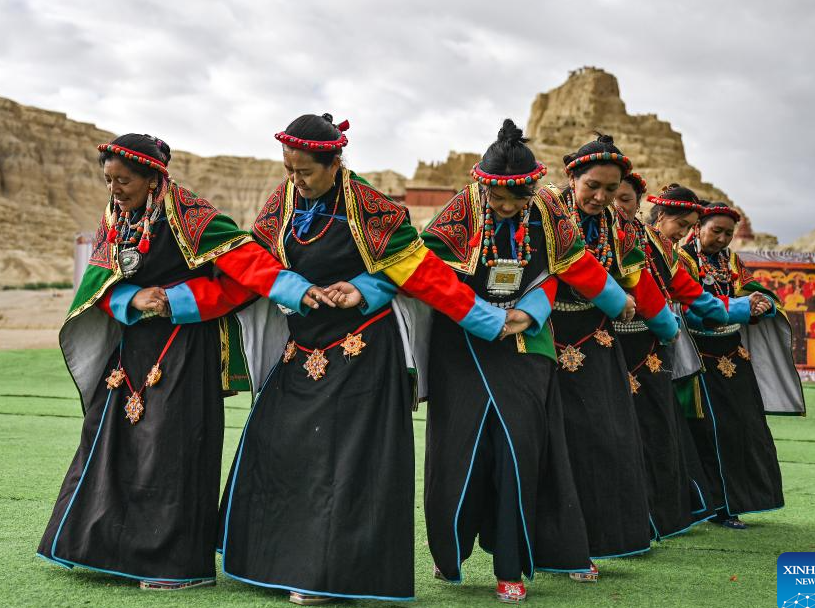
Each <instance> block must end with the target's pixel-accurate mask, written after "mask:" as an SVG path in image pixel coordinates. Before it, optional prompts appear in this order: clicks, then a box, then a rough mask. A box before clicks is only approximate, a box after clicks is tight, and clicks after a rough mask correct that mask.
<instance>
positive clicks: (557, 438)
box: [422, 119, 633, 602]
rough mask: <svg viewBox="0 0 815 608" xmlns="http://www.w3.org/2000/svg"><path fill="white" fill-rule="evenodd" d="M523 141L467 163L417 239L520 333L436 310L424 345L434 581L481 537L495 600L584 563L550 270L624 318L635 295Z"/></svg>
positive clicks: (517, 137) (507, 141) (456, 567)
mask: <svg viewBox="0 0 815 608" xmlns="http://www.w3.org/2000/svg"><path fill="white" fill-rule="evenodd" d="M527 141H528V140H527V139H526V138H524V137H523V133H522V131H521V130H520V129H519V128H517V127H516V126H515V124H514V123H513V122H512V121H511V120H509V119H507V120H505V121H504V124H503V126H502V128H501V130H500V131H499V132H498V139H497V141H495V143H493V144H492V145H491V146H490V147H489V148H488V150H487V152H486V153H485V154H484V156H483V158H482V159H481V161H480V162H479V163H477V164H476V165H475V166H474V167H473V170H472V175H473V178H474V179H475V180H476V181H475V182H474V183H472V184H470V185H469V186H467V187H466V188H465V189H464V190H462V191H461V192H459V193H458V194H456V196H455V197H453V199H452V200H451V201H450V202H449V203H448V204H447V205H446V206H445V207H444V209H442V210H441V212H440V213H439V214H438V215H436V217H435V218H434V219H433V220H431V222H430V223H429V224H428V226H427V227H426V228H425V231H424V232H423V233H422V238H423V240H424V242H425V244H426V245H427V246H428V247H429V248H430V249H431V250H432V251H434V252H436V253H437V254H438V255H439V257H441V258H442V259H443V260H444V261H445V262H447V263H448V264H449V265H450V266H451V267H452V268H453V269H455V270H457V271H458V272H459V278H460V280H461V281H462V282H463V283H465V284H466V285H469V286H470V287H472V288H473V290H475V292H476V293H477V294H478V295H479V296H481V297H483V298H485V299H486V300H488V301H489V302H490V303H491V304H492V305H493V306H497V307H499V308H514V309H516V310H518V311H523V313H524V315H525V325H528V326H529V327H528V328H527V329H526V331H524V332H523V333H522V334H518V335H517V337H516V339H515V340H504V341H502V342H497V343H492V344H491V343H488V342H486V341H484V340H481V339H478V338H473V337H470V336H469V335H467V334H466V333H465V332H463V331H462V330H461V329H460V328H458V327H456V325H455V324H454V323H452V322H451V321H449V320H448V319H446V318H444V317H443V316H442V315H439V314H436V315H435V318H434V319H433V329H432V337H431V343H430V365H429V369H430V378H429V400H428V409H427V416H428V419H427V453H426V459H425V515H426V521H427V532H428V539H429V544H430V552H431V553H432V554H433V558H434V560H435V564H436V576H437V578H442V579H444V580H448V581H456V582H459V581H461V579H462V576H461V562H462V561H463V560H465V559H466V558H467V557H469V556H470V555H471V553H472V550H473V544H474V542H475V537H476V536H478V538H479V544H480V545H481V546H482V547H483V548H484V549H485V550H486V551H489V552H490V553H492V555H493V569H494V573H495V576H496V578H497V579H498V585H497V589H496V596H497V597H498V599H499V600H501V601H504V602H513V601H515V602H517V601H522V600H523V599H524V598H525V597H526V589H525V587H524V584H523V582H522V580H521V574H522V573H523V574H525V575H526V576H527V577H528V578H530V579H531V578H532V577H533V575H534V572H535V570H548V571H557V572H574V571H581V572H586V571H588V570H589V568H590V560H589V553H588V544H587V539H586V532H585V527H584V526H585V524H584V522H583V517H582V515H581V512H580V505H579V500H578V497H577V492H576V489H575V485H574V480H573V478H572V472H571V466H570V465H569V454H568V448H567V447H566V438H565V435H564V429H563V410H562V406H561V401H560V395H559V393H558V388H557V381H556V378H555V353H554V344H553V342H552V332H551V329H550V327H549V324H548V323H547V321H548V317H549V313H550V312H551V310H552V308H551V304H552V302H551V300H552V299H553V296H554V292H555V290H556V288H557V281H556V279H555V278H554V276H549V275H550V273H551V275H557V277H559V278H560V279H561V280H563V281H565V282H566V283H568V284H570V285H573V286H574V287H575V288H576V289H578V290H579V291H580V293H581V294H583V295H584V296H585V297H587V298H589V299H590V300H591V301H592V302H595V303H596V304H597V306H599V307H600V308H601V309H602V310H604V311H605V312H606V313H607V314H608V315H609V316H611V317H617V316H618V315H620V313H621V312H623V309H624V307H625V306H626V304H628V307H629V314H630V315H631V316H633V301H629V300H628V298H627V297H626V295H625V292H624V291H623V290H622V289H621V288H620V287H618V286H617V284H616V283H615V282H614V280H613V279H611V277H609V276H608V274H607V273H606V272H605V271H604V270H603V269H602V267H601V266H600V265H599V264H598V263H597V261H596V260H595V259H594V258H593V257H591V256H589V255H585V249H584V247H583V243H582V242H581V241H580V239H579V238H578V237H577V234H576V232H577V231H576V228H575V226H574V224H573V223H572V221H571V218H570V216H569V213H568V211H567V210H566V208H565V207H564V206H563V204H562V202H561V201H560V199H559V197H560V193H559V192H558V191H557V190H556V189H555V188H554V187H553V186H549V187H542V188H541V187H539V186H537V185H536V182H537V181H538V180H539V179H540V178H541V177H543V175H544V174H545V173H546V168H545V167H544V166H543V165H542V164H541V163H539V162H536V161H535V157H534V154H533V153H532V151H531V150H530V149H529V148H528V147H527V146H526V145H525V144H526V142H527Z"/></svg>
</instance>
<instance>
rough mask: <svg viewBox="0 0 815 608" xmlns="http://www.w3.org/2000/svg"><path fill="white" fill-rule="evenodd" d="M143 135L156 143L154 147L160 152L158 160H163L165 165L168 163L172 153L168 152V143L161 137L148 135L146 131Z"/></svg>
mask: <svg viewBox="0 0 815 608" xmlns="http://www.w3.org/2000/svg"><path fill="white" fill-rule="evenodd" d="M144 137H146V138H147V139H149V140H150V141H152V142H153V143H154V144H156V148H158V151H159V152H160V154H159V157H158V160H160V161H161V162H163V163H164V164H165V165H167V164H169V162H170V159H171V158H172V157H173V155H172V153H171V152H170V146H169V144H168V143H167V142H166V141H164V140H163V139H159V138H158V137H155V136H153V135H148V134H147V133H145V134H144Z"/></svg>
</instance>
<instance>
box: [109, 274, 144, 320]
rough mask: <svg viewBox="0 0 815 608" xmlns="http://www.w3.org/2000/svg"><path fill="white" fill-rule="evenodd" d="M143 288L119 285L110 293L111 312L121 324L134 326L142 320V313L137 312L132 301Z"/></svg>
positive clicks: (128, 284) (124, 284) (124, 283)
mask: <svg viewBox="0 0 815 608" xmlns="http://www.w3.org/2000/svg"><path fill="white" fill-rule="evenodd" d="M141 289H142V288H141V287H139V286H138V285H133V284H132V283H126V282H122V283H117V284H116V286H115V287H114V288H113V290H112V291H111V293H110V310H111V312H112V313H113V318H114V319H116V320H117V321H118V322H119V323H123V324H125V325H134V324H135V323H138V321H139V319H141V316H142V311H140V310H136V309H135V308H132V307H131V306H130V301H131V300H132V299H133V296H135V295H136V294H137V293H138V292H139V291H141Z"/></svg>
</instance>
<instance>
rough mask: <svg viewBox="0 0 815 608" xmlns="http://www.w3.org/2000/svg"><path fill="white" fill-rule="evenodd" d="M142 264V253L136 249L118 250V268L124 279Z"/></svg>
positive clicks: (136, 270)
mask: <svg viewBox="0 0 815 608" xmlns="http://www.w3.org/2000/svg"><path fill="white" fill-rule="evenodd" d="M141 265H142V254H141V253H139V251H138V249H123V250H122V251H120V252H119V268H120V269H121V271H122V274H123V275H124V276H125V278H126V279H129V278H130V277H132V276H133V275H134V274H136V273H137V272H138V271H139V268H141Z"/></svg>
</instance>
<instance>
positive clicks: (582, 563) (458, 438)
mask: <svg viewBox="0 0 815 608" xmlns="http://www.w3.org/2000/svg"><path fill="white" fill-rule="evenodd" d="M429 367H430V377H429V383H430V384H429V402H428V410H427V411H428V420H427V452H426V456H425V515H426V519H427V534H428V540H429V545H430V551H431V553H432V554H433V558H434V560H435V563H436V565H437V566H438V568H439V569H440V570H441V571H442V573H443V574H444V576H445V577H446V578H447V579H448V580H461V563H462V561H464V560H465V559H466V558H467V557H469V556H470V554H471V553H472V550H473V544H474V539H475V536H476V534H477V535H478V538H479V544H480V545H481V547H482V548H484V549H485V550H487V551H489V552H491V553H495V554H496V555H498V554H499V553H501V551H502V550H503V549H504V548H503V547H497V546H496V543H497V542H499V541H498V539H499V537H500V538H508V539H509V541H514V540H515V539H513V538H511V531H510V532H509V533H508V534H502V533H501V526H502V524H503V523H505V522H501V521H497V515H496V514H497V513H499V512H500V502H501V501H502V500H503V497H502V496H501V492H502V490H501V488H507V487H511V488H512V490H513V491H514V492H515V496H514V497H511V498H513V499H514V500H515V502H514V504H515V505H520V506H521V508H520V509H519V517H518V519H519V520H520V531H519V532H520V533H519V537H520V538H519V540H520V542H519V543H517V546H518V548H519V550H520V560H519V562H520V565H521V569H522V571H523V573H524V574H526V575H527V577H531V576H533V572H534V571H535V570H550V571H584V570H586V569H588V567H589V566H590V561H589V555H588V544H587V540H586V532H585V524H584V522H583V517H582V514H581V510H580V504H579V500H578V496H577V491H576V488H575V485H574V480H573V478H572V471H571V466H570V464H569V455H568V449H567V447H566V441H565V436H564V430H563V411H562V408H561V401H560V395H559V391H558V385H557V381H556V378H555V374H554V362H553V361H552V360H551V359H548V358H546V357H544V356H542V355H537V354H520V353H518V352H517V347H516V342H515V340H514V339H513V338H509V339H507V340H504V341H502V342H492V343H490V342H486V341H484V340H480V339H478V338H474V337H472V336H468V335H467V334H465V332H464V331H463V330H461V328H459V327H457V326H455V325H454V324H453V323H452V322H451V321H449V320H448V319H446V318H444V317H442V316H440V315H436V316H435V318H434V326H433V335H432V339H431V351H430V366H429ZM496 420H497V423H499V424H500V426H501V430H500V432H501V434H503V436H504V437H505V441H506V442H507V443H508V444H509V450H510V452H511V456H512V461H513V462H512V464H513V466H512V467H511V469H510V470H511V475H512V480H511V484H508V483H506V482H507V480H506V479H503V477H505V476H506V474H505V473H502V472H501V471H498V473H499V476H500V478H497V479H496V477H495V471H496V467H495V466H489V463H481V462H480V460H479V459H478V458H477V457H476V456H477V448H479V447H482V448H483V446H481V444H483V443H484V440H485V437H486V436H487V435H488V434H489V429H491V428H492V427H493V426H495V424H496ZM492 444H494V446H493V450H492V452H493V458H495V459H498V458H499V456H500V451H501V449H502V447H503V444H504V441H497V440H495V439H493V440H492V441H491V445H492ZM515 508H516V509H517V506H516V507H515ZM499 571H500V564H498V563H496V574H498V573H499ZM517 574H518V575H520V571H519V572H518V573H517Z"/></svg>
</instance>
